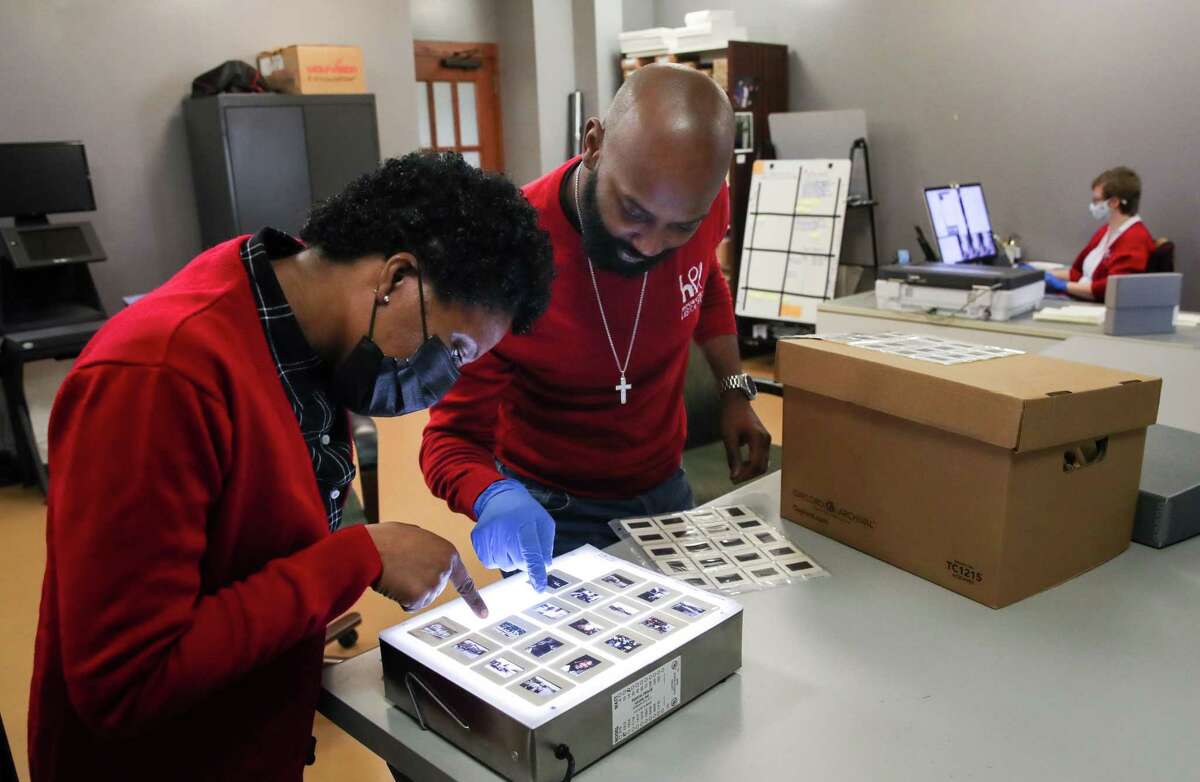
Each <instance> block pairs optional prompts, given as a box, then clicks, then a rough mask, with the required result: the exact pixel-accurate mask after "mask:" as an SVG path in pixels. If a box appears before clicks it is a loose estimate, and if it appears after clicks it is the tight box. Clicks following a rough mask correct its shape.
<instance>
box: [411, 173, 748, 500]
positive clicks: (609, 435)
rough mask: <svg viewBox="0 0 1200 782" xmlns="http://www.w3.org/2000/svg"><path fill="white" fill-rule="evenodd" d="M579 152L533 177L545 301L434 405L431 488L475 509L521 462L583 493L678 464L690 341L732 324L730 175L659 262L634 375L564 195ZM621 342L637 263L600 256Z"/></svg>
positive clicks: (628, 323)
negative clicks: (529, 326)
mask: <svg viewBox="0 0 1200 782" xmlns="http://www.w3.org/2000/svg"><path fill="white" fill-rule="evenodd" d="M574 163H575V160H571V161H568V162H567V163H565V164H564V165H563V166H561V167H560V168H558V169H557V170H555V171H552V172H550V173H548V174H546V175H545V176H543V177H541V178H540V179H537V180H535V181H533V182H531V183H530V184H528V185H526V186H525V188H524V192H525V196H526V197H527V198H528V199H529V201H530V202H531V203H532V204H533V206H534V208H535V209H537V211H538V214H539V216H540V218H541V220H540V222H541V226H542V228H543V229H545V230H546V231H547V232H549V234H550V238H551V241H552V243H553V245H554V264H555V268H556V271H557V277H556V278H555V280H554V285H553V289H552V295H551V299H550V307H549V309H548V310H547V311H546V313H545V314H544V315H543V316H542V317H541V318H540V319H538V321H537V323H536V324H535V325H534V328H533V330H532V332H531V333H529V334H525V335H519V336H518V335H513V334H509V335H508V336H507V337H505V338H504V339H503V340H501V342H500V344H499V345H497V346H496V348H495V349H494V350H492V351H491V352H490V353H488V354H487V355H486V356H484V357H483V358H481V359H479V360H477V361H475V362H472V363H471V364H469V365H468V366H466V367H465V368H464V369H463V373H462V377H461V378H460V379H459V381H458V382H457V383H456V384H455V385H454V388H453V389H452V390H451V391H450V393H449V394H447V395H446V397H445V398H444V399H443V400H442V401H441V402H439V403H438V404H437V405H436V406H435V407H434V408H433V410H432V412H431V415H430V421H429V425H428V426H427V427H426V429H425V436H424V441H423V442H422V445H421V469H422V470H423V471H424V473H425V480H426V481H427V482H428V483H429V487H430V488H431V489H432V490H433V493H434V494H436V495H438V496H439V497H442V498H443V499H445V500H446V501H447V502H448V503H449V504H450V507H451V508H453V509H454V510H456V511H458V512H459V513H465V514H467V515H472V508H473V506H474V504H475V499H476V498H477V497H478V496H479V494H480V493H481V492H482V491H483V490H484V489H486V488H487V487H488V486H489V485H490V484H492V483H493V482H494V481H497V480H499V479H500V478H501V477H502V476H501V475H500V474H499V473H498V472H497V471H496V466H495V460H496V459H499V460H500V461H501V462H503V463H504V464H505V465H507V466H508V467H510V468H512V469H513V470H514V471H516V472H517V473H519V474H521V475H523V476H526V477H529V478H532V479H534V480H536V481H538V482H540V483H543V484H545V485H547V486H552V487H555V488H559V489H563V490H565V491H568V492H570V493H572V494H578V495H580V496H585V497H613V498H624V497H632V496H634V495H637V494H640V493H641V492H644V491H646V490H648V489H650V488H652V487H654V486H656V485H658V484H660V483H662V482H663V481H665V480H667V479H668V478H670V477H671V476H672V475H673V474H674V473H675V471H676V470H678V469H679V463H680V458H681V455H682V452H683V443H684V439H685V438H686V435H687V421H686V419H685V415H684V406H683V382H684V376H685V374H686V371H687V362H688V350H689V343H690V342H691V341H692V340H695V341H696V342H697V343H699V344H703V343H705V342H707V341H709V340H711V339H713V338H714V337H718V336H722V335H726V334H733V333H735V331H736V326H735V324H734V317H733V306H732V298H731V297H730V295H729V286H728V285H726V283H725V279H724V277H722V276H721V271H720V268H719V267H718V265H717V259H716V248H717V245H718V244H719V243H720V241H721V239H722V238H724V236H725V232H726V229H727V228H728V225H729V191H728V189H727V188H726V187H725V186H724V185H723V186H722V187H721V192H720V193H719V194H718V195H717V198H716V199H715V200H714V201H713V204H712V207H711V208H710V209H709V212H708V216H707V217H705V218H704V220H703V222H702V223H701V224H700V227H699V228H698V229H697V230H696V233H695V234H694V235H693V236H692V238H691V239H690V240H689V241H688V242H687V244H685V245H683V246H682V247H679V248H678V249H677V250H676V251H675V252H674V254H673V255H672V256H671V257H670V258H668V259H667V260H665V261H663V262H662V263H660V264H659V265H657V266H655V267H654V268H653V269H652V270H651V271H650V274H649V278H648V279H647V282H646V300H645V304H644V305H643V308H642V316H641V322H640V324H639V326H638V330H637V338H636V340H635V341H634V345H633V352H632V356H631V358H630V359H629V367H628V369H627V371H626V373H625V378H626V381H627V382H628V384H629V385H630V386H631V388H629V389H628V390H627V392H626V393H627V397H626V404H621V395H620V392H619V391H618V390H617V389H616V385H617V384H618V382H619V380H620V372H619V371H618V369H617V365H616V362H615V361H614V359H613V353H612V349H611V348H610V347H609V343H608V339H607V337H606V336H605V332H604V325H603V323H602V322H601V320H600V311H599V309H598V307H597V303H596V293H595V291H594V290H593V289H592V280H591V276H590V275H589V273H588V264H587V260H586V258H585V256H584V252H583V245H582V241H581V239H580V235H579V232H578V231H577V230H576V229H575V227H574V226H573V225H572V224H571V223H570V221H569V219H568V218H567V216H566V214H565V213H564V212H563V209H562V205H561V203H560V201H559V187H560V185H561V184H562V180H563V177H564V176H565V175H566V174H567V173H568V172H570V171H572V170H573V164H574ZM596 280H597V283H598V285H599V288H600V297H601V299H602V300H603V302H604V311H605V314H606V315H607V316H608V324H609V327H610V328H611V329H612V338H613V342H614V343H615V345H616V350H617V354H618V355H619V356H620V358H621V361H622V362H624V360H625V356H626V351H628V350H629V343H630V335H631V333H632V331H633V321H634V316H635V314H636V313H637V308H638V295H639V293H640V292H641V287H642V275H637V276H635V277H623V276H621V275H619V274H616V273H615V272H609V271H602V270H601V269H600V268H597V269H596Z"/></svg>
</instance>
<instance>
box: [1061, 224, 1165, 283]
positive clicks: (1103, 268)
mask: <svg viewBox="0 0 1200 782" xmlns="http://www.w3.org/2000/svg"><path fill="white" fill-rule="evenodd" d="M1110 233H1114V230H1113V228H1112V227H1111V226H1108V225H1105V226H1103V227H1102V228H1101V229H1100V230H1099V231H1096V233H1094V234H1092V238H1091V240H1089V241H1088V243H1087V246H1086V247H1084V248H1083V250H1082V251H1081V252H1080V253H1079V257H1077V258H1076V259H1075V263H1074V264H1072V266H1071V282H1085V283H1086V282H1087V281H1088V280H1089V279H1090V282H1091V286H1092V298H1093V299H1095V300H1096V301H1104V292H1105V290H1106V289H1107V287H1108V278H1109V277H1110V276H1112V275H1116V274H1140V273H1141V272H1144V271H1146V261H1147V260H1148V259H1149V257H1150V253H1151V252H1152V251H1153V250H1154V237H1153V236H1151V235H1150V229H1148V228H1147V227H1146V224H1145V223H1143V222H1142V218H1140V217H1138V216H1136V215H1134V216H1133V217H1130V218H1128V219H1127V220H1126V221H1125V222H1124V223H1123V224H1122V225H1121V226H1120V227H1118V228H1117V229H1116V230H1115V238H1113V239H1109V238H1108V236H1109V234H1110ZM1093 254H1099V256H1100V261H1099V263H1098V264H1097V265H1096V267H1095V269H1094V270H1092V269H1089V268H1087V267H1088V266H1090V264H1088V263H1087V262H1088V261H1089V260H1090V259H1089V256H1092V255H1093ZM1089 271H1090V272H1091V274H1090V275H1087V274H1086V273H1087V272H1089ZM1085 277H1086V278H1087V279H1085Z"/></svg>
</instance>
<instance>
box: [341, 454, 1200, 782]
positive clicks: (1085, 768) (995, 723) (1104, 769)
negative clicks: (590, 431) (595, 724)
mask: <svg viewBox="0 0 1200 782" xmlns="http://www.w3.org/2000/svg"><path fill="white" fill-rule="evenodd" d="M779 485H780V484H779V473H773V474H771V475H768V476H765V477H764V478H761V479H759V480H757V481H755V482H753V483H750V484H747V485H746V486H744V487H742V488H740V489H738V490H736V491H734V492H732V493H731V494H729V495H727V496H726V497H724V498H722V500H721V501H720V502H722V503H723V502H734V503H745V504H747V505H750V506H751V507H753V508H754V509H755V510H757V511H759V512H760V513H762V514H764V515H765V516H766V517H767V518H769V519H774V520H777V519H778V507H779ZM785 524H786V529H787V532H788V537H790V538H791V539H792V540H793V541H794V542H795V543H796V544H797V545H799V546H800V547H801V548H803V549H804V550H805V551H806V552H808V553H809V554H810V555H811V556H812V557H814V558H815V559H816V560H817V561H818V562H819V563H820V564H821V565H823V566H824V567H826V568H827V569H828V570H829V571H830V572H831V574H832V575H831V577H829V578H820V579H813V580H810V581H808V582H805V583H801V584H798V585H794V586H790V587H786V588H782V589H774V590H770V591H766V592H755V593H750V594H746V595H742V596H741V597H740V598H739V599H740V600H741V601H742V602H743V604H744V606H745V625H744V637H743V665H742V669H741V670H740V671H739V672H738V673H737V674H735V675H734V676H732V677H731V678H729V679H728V680H726V681H725V682H723V683H722V684H719V685H717V686H716V687H715V688H713V689H712V690H710V691H709V692H707V693H705V694H704V695H702V696H701V697H700V698H698V699H697V700H695V701H693V702H692V703H690V704H688V705H687V706H685V707H683V708H682V709H680V710H679V711H678V712H677V713H675V714H672V715H670V716H669V717H667V718H666V719H665V720H663V721H662V722H661V723H659V724H658V725H656V726H654V727H653V728H651V729H650V730H648V731H647V732H646V733H644V734H642V735H641V736H639V737H637V738H635V739H633V740H632V741H630V742H629V743H628V744H625V745H623V746H622V747H620V748H619V749H618V750H617V751H615V752H613V753H612V754H610V755H608V756H607V757H606V758H604V759H602V760H601V761H600V762H598V763H597V764H595V765H594V766H591V767H589V768H588V769H586V770H585V771H583V772H581V774H582V777H583V779H585V780H592V781H593V782H599V780H605V779H611V780H622V782H628V781H629V780H642V779H656V780H697V779H706V780H707V779H714V780H730V779H746V780H756V781H757V780H775V779H802V778H804V779H808V778H812V779H828V780H872V782H875V781H876V780H984V781H986V780H997V781H998V782H999V781H1000V780H1003V782H1011V781H1012V780H1043V779H1054V780H1114V781H1115V780H1121V782H1128V781H1129V780H1139V781H1140V780H1181V779H1196V778H1200V728H1197V716H1198V714H1200V538H1197V539H1193V540H1191V541H1186V542H1184V543H1180V544H1177V545H1175V546H1172V547H1170V548H1167V549H1164V550H1161V551H1156V550H1153V549H1150V548H1146V547H1143V546H1140V545H1137V544H1134V545H1133V546H1132V547H1131V548H1130V549H1129V550H1128V551H1126V552H1125V553H1124V554H1122V555H1120V556H1119V557H1117V558H1116V559H1114V560H1112V561H1110V562H1108V563H1106V564H1104V565H1101V566H1100V567H1098V568H1096V569H1095V570H1092V571H1091V572H1089V573H1085V574H1084V575H1082V576H1080V577H1078V578H1075V579H1073V580H1071V581H1069V582H1067V583H1066V584H1063V585H1061V586H1059V587H1056V588H1054V589H1052V590H1049V591H1047V592H1044V593H1042V594H1040V595H1035V596H1034V597H1031V598H1028V599H1026V600H1024V601H1022V602H1020V603H1017V604H1016V605H1012V606H1009V607H1007V608H1004V609H1001V610H999V611H995V610H992V609H990V608H985V607H984V606H981V605H978V604H976V603H973V602H971V601H970V600H967V599H966V598H964V597H960V596H959V595H957V594H954V593H952V592H949V591H947V590H945V589H942V588H940V587H937V586H934V585H933V584H930V583H928V582H926V581H923V580H922V579H920V578H917V577H916V576H913V575H910V574H908V573H906V572H904V571H902V570H899V569H898V568H894V567H892V566H890V565H887V564H885V563H883V562H880V561H878V560H875V559H873V558H871V557H869V556H867V555H865V554H861V553H859V552H858V551H855V550H854V549H851V548H849V547H846V546H843V545H842V544H840V543H837V542H836V541H833V540H830V539H828V538H825V537H822V536H821V535H818V534H816V533H814V532H811V531H809V530H806V529H804V528H801V527H798V526H796V525H793V524H790V523H785ZM610 551H613V552H614V553H618V554H619V553H620V548H619V547H613V548H612V549H610ZM381 677H382V670H381V668H380V663H379V652H378V650H376V651H373V652H370V653H367V654H364V655H362V656H360V657H357V658H355V659H354V660H352V661H350V662H347V663H343V664H342V665H339V666H334V667H333V668H330V669H328V670H327V671H326V672H325V680H324V692H323V696H322V700H321V706H320V710H321V712H322V713H323V714H325V715H326V716H327V717H328V718H329V719H331V720H332V721H333V722H335V723H337V724H338V725H340V726H341V727H342V728H343V729H345V730H347V731H348V732H349V733H351V734H352V735H354V736H355V737H356V738H357V739H358V740H359V741H361V742H363V743H364V744H365V745H366V746H368V747H369V748H370V749H372V750H373V751H375V752H376V753H377V754H378V755H380V756H381V757H383V758H384V759H386V760H388V761H389V762H392V763H393V764H394V765H397V766H399V767H400V768H402V769H403V770H404V771H405V773H407V774H408V775H410V776H411V777H412V778H413V779H415V780H425V779H454V780H467V781H469V780H496V779H499V777H497V776H496V775H495V774H493V773H492V772H491V771H489V770H488V769H486V768H484V767H483V766H481V765H480V764H478V763H477V762H476V761H474V760H473V759H472V758H470V757H469V756H467V755H466V754H464V753H462V752H460V751H459V750H458V749H456V748H455V747H453V746H452V745H450V744H449V743H447V742H445V741H443V740H442V739H440V738H439V737H438V736H436V735H434V734H432V733H427V732H422V731H421V730H420V729H419V728H418V726H417V725H416V723H415V722H414V721H413V720H412V719H410V718H409V717H408V716H407V715H405V714H403V713H402V712H400V711H399V710H397V709H395V708H393V707H391V706H389V705H388V704H387V702H386V701H385V700H384V697H383V683H382V678H381Z"/></svg>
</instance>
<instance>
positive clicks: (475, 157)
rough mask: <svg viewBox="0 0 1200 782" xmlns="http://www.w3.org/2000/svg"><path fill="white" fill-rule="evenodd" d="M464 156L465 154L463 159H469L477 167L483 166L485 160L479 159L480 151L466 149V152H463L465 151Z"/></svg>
mask: <svg viewBox="0 0 1200 782" xmlns="http://www.w3.org/2000/svg"><path fill="white" fill-rule="evenodd" d="M462 156H463V160H465V161H467V162H468V163H470V164H471V165H473V166H475V168H480V167H481V165H482V162H483V161H481V160H480V159H479V153H478V152H475V151H471V150H468V151H466V152H463V153H462Z"/></svg>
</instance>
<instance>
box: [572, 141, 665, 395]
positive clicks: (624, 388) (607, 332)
mask: <svg viewBox="0 0 1200 782" xmlns="http://www.w3.org/2000/svg"><path fill="white" fill-rule="evenodd" d="M582 167H583V161H580V163H579V166H577V167H576V169H575V214H576V216H578V217H579V236H580V238H582V237H583V210H582V209H580V208H579V180H580V178H581V177H580V170H579V169H580V168H582ZM584 257H585V258H587V251H586V250H585V251H584ZM587 263H588V271H589V272H591V275H592V290H594V291H595V292H596V306H597V307H599V308H600V322H601V323H603V324H604V336H606V337H608V347H609V349H610V350H612V355H613V361H615V362H616V364H617V372H619V373H620V375H621V382H620V383H618V384H617V385H615V386H613V389H614V390H616V391H619V392H620V393H621V404H625V394H626V392H628V391H629V390H630V389H632V388H633V386H631V385H629V383H627V382H626V381H625V370H627V369H629V359H631V358H632V357H633V343H634V340H636V339H637V331H638V323H640V322H641V320H642V305H643V304H644V303H645V302H646V281H647V280H648V279H649V278H650V272H649V271H644V272H642V293H641V295H640V296H638V307H637V314H636V315H634V317H633V333H632V334H630V335H629V350H627V351H625V364H624V365H622V364H621V358H620V357H619V356H618V355H617V346H616V345H615V344H614V343H613V338H612V330H611V329H609V328H608V317H607V316H606V315H605V314H604V302H603V301H601V300H600V286H599V285H598V284H597V283H596V267H595V266H593V265H592V259H591V258H587Z"/></svg>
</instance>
